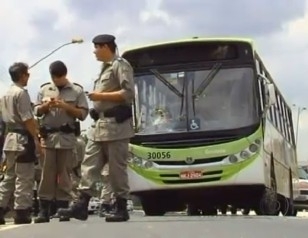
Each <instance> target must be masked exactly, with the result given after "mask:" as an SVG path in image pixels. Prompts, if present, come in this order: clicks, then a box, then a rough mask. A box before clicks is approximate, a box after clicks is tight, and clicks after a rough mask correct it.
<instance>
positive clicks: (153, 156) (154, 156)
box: [148, 152, 171, 159]
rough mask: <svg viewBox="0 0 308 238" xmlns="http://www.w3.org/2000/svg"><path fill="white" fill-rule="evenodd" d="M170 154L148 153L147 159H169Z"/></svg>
mask: <svg viewBox="0 0 308 238" xmlns="http://www.w3.org/2000/svg"><path fill="white" fill-rule="evenodd" d="M170 158H171V154H170V152H148V159H170Z"/></svg>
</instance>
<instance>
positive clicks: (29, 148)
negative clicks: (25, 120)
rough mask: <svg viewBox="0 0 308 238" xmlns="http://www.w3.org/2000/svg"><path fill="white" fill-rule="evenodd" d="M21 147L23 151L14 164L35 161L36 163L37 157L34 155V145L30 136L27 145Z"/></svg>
mask: <svg viewBox="0 0 308 238" xmlns="http://www.w3.org/2000/svg"><path fill="white" fill-rule="evenodd" d="M23 146H24V151H23V152H22V154H20V155H19V156H18V157H17V159H16V162H17V163H34V162H35V161H37V157H36V154H35V143H34V139H33V137H32V136H31V135H28V143H27V144H24V145H23Z"/></svg>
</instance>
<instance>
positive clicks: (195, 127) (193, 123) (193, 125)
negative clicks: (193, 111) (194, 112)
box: [189, 118, 200, 131]
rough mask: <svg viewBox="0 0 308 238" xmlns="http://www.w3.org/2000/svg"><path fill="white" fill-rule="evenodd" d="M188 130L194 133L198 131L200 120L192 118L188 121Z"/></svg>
mask: <svg viewBox="0 0 308 238" xmlns="http://www.w3.org/2000/svg"><path fill="white" fill-rule="evenodd" d="M189 127H190V130H192V131H196V130H199V129H200V120H199V119H198V118H194V119H191V120H190V123H189Z"/></svg>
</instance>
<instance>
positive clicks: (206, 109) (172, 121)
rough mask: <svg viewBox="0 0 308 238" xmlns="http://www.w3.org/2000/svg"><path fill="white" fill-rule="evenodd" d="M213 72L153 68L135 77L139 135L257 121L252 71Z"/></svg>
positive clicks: (221, 127)
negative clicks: (160, 70)
mask: <svg viewBox="0 0 308 238" xmlns="http://www.w3.org/2000/svg"><path fill="white" fill-rule="evenodd" d="M214 71H215V72H214V73H213V68H211V69H204V70H200V69H198V70H192V71H184V72H183V71H181V70H177V71H172V72H170V71H168V72H167V71H166V72H159V70H155V71H154V72H155V73H153V72H152V70H149V71H148V73H146V74H143V75H139V76H136V77H135V83H136V91H137V92H138V93H137V94H136V100H135V102H136V107H135V108H136V117H137V121H138V126H137V130H138V132H137V134H158V133H177V132H187V131H190V132H193V131H214V130H215V131H216V130H228V129H237V128H241V127H245V126H250V125H252V124H254V123H256V119H257V116H256V110H255V106H254V105H255V103H254V91H253V90H254V74H253V69H252V68H250V67H232V68H230V67H229V68H226V67H218V68H217V67H216V69H215V68H214ZM159 78H160V79H159ZM162 79H164V80H162ZM165 81H168V83H169V84H170V85H172V87H170V85H169V86H168V83H166V82H165ZM172 88H173V89H172ZM174 89H176V91H177V93H175V90H174ZM181 95H182V96H181Z"/></svg>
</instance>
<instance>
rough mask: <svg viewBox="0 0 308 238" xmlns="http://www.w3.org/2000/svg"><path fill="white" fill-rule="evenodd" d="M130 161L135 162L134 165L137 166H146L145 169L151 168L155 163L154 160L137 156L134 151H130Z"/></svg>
mask: <svg viewBox="0 0 308 238" xmlns="http://www.w3.org/2000/svg"><path fill="white" fill-rule="evenodd" d="M128 163H130V164H133V165H134V166H137V167H142V168H145V169H150V168H152V167H153V166H154V165H155V164H154V162H152V161H149V160H145V159H142V158H140V157H138V156H135V155H134V154H132V153H130V156H129V158H128Z"/></svg>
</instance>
